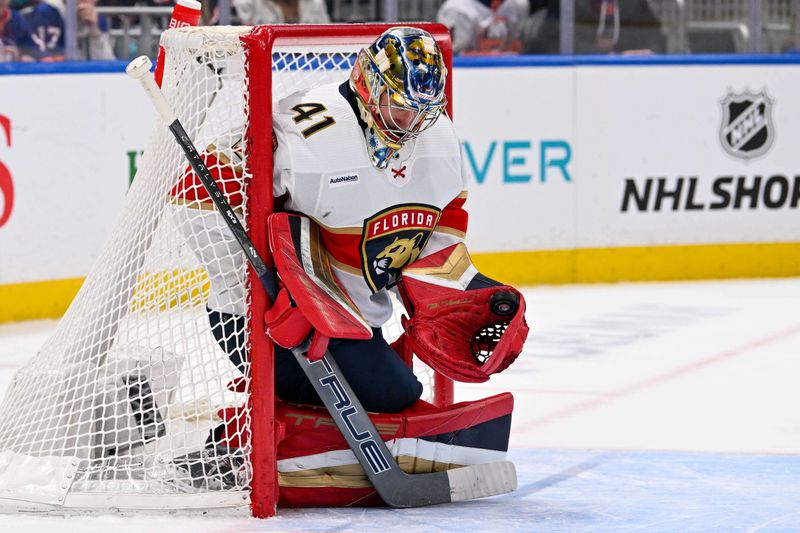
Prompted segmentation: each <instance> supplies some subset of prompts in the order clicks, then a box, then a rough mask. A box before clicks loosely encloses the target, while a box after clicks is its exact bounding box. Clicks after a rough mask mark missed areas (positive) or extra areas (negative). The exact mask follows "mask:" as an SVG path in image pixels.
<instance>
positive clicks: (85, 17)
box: [78, 0, 116, 59]
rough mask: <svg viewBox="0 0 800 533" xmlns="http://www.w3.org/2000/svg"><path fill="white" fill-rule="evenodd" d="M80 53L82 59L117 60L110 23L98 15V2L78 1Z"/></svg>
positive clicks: (91, 0)
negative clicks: (110, 32)
mask: <svg viewBox="0 0 800 533" xmlns="http://www.w3.org/2000/svg"><path fill="white" fill-rule="evenodd" d="M78 53H79V56H80V58H81V59H116V58H115V57H114V50H113V48H112V47H111V38H110V37H109V36H108V21H107V20H106V18H105V17H104V16H102V15H98V14H97V0H78Z"/></svg>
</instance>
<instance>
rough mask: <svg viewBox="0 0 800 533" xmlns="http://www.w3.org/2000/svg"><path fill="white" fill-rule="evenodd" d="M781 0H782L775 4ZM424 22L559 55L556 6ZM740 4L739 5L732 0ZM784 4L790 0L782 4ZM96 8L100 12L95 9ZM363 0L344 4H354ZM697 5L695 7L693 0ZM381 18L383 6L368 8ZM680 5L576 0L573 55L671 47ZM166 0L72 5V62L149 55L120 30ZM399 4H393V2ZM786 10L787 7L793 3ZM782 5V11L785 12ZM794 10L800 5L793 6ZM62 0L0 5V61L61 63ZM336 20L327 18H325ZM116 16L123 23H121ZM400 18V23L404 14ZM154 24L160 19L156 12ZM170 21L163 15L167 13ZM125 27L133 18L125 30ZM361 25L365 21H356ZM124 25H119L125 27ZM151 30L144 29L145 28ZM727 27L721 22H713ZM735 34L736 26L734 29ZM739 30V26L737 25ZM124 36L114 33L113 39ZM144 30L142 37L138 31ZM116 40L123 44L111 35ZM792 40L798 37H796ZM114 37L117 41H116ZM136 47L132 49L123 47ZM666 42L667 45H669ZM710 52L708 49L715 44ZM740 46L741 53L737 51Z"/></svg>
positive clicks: (493, 47) (257, 6) (236, 18)
mask: <svg viewBox="0 0 800 533" xmlns="http://www.w3.org/2000/svg"><path fill="white" fill-rule="evenodd" d="M714 1H716V2H721V3H726V2H727V4H732V3H735V0H705V2H706V3H713V2H714ZM773 1H778V2H779V1H780V0H773ZM427 2H428V3H427V4H423V5H427V6H428V7H430V6H433V10H429V14H428V15H425V16H426V17H427V20H431V21H434V20H435V21H438V22H440V23H442V24H445V25H446V26H447V27H448V28H449V29H450V31H451V34H452V38H453V47H454V51H455V53H456V54H462V55H470V54H472V55H498V54H557V53H559V52H563V50H564V49H563V46H564V45H563V42H562V39H561V38H560V35H561V29H562V28H561V16H562V13H561V10H560V7H561V4H562V2H561V0H427ZM739 2H740V3H741V4H742V5H745V4H746V3H747V0H739ZM786 2H787V5H790V4H788V2H791V0H786ZM98 3H99V6H102V7H103V8H105V9H103V10H102V11H103V12H104V13H105V15H104V14H100V13H98V9H97V8H98ZM363 3H364V0H352V2H351V4H352V5H359V4H363ZM695 3H702V2H695ZM342 4H343V2H337V3H334V1H333V0H229V5H230V9H231V17H230V21H231V23H233V24H244V25H255V24H276V23H306V24H324V23H329V22H331V21H332V20H333V21H340V22H347V21H353V18H352V17H348V18H342V17H339V18H337V17H336V15H337V14H338V13H333V12H334V10H336V9H337V8H341V6H342ZM372 4H373V6H375V7H376V11H374V13H375V14H377V15H378V18H377V20H380V5H381V4H382V2H380V1H378V2H377V3H376V2H374V1H373V2H372ZM673 4H674V5H678V4H681V3H680V2H672V1H667V0H658V1H654V0H574V3H573V6H572V9H571V10H572V15H573V24H572V25H571V27H572V30H571V31H572V35H573V38H572V40H571V43H570V45H571V50H570V51H571V52H572V53H576V54H609V53H618V54H649V53H663V52H669V51H673V52H674V51H675V50H674V48H675V46H674V42H673V43H672V44H673V46H672V48H673V50H670V49H669V46H668V40H669V39H668V37H669V32H668V30H667V21H666V17H667V16H669V14H670V13H669V10H668V9H661V8H657V9H655V10H654V6H669V5H673ZM171 5H172V0H77V45H78V46H77V55H78V58H80V59H92V60H102V59H116V58H118V59H128V58H130V57H132V56H134V55H138V54H139V53H149V52H150V50H139V49H136V46H135V43H136V41H135V39H133V40H131V39H130V38H129V35H128V34H125V33H124V32H126V31H127V32H129V33H130V28H131V27H133V28H136V25H137V23H140V22H141V20H142V19H143V17H146V16H153V13H152V12H148V11H147V9H146V8H153V7H162V8H169V7H170V6H171ZM396 5H401V4H396ZM791 5H794V3H791ZM131 7H134V8H139V11H135V10H134V11H135V12H134V13H131V12H130V11H129V12H127V13H121V11H124V9H123V10H118V11H120V13H115V12H114V9H115V8H131ZM219 8H220V6H219V0H203V23H204V24H208V25H213V24H217V23H219V21H220V18H221V17H220V13H219ZM788 9H789V8H787V10H788ZM792 9H800V7H793V8H792ZM65 11H66V7H65V0H0V37H1V38H2V40H1V41H0V62H3V61H60V60H63V59H64V58H65V24H64V20H65V14H66V13H65ZM332 13H333V14H334V16H333V17H332V16H331V14H332ZM115 15H121V16H126V17H127V19H126V20H127V22H125V23H124V24H123V23H122V22H120V20H118V19H117V18H115ZM399 15H400V16H401V18H403V17H402V15H403V12H402V11H400V13H399ZM159 16H160V18H159V21H160V22H162V23H163V22H164V21H165V17H164V11H163V9H162V11H161V13H160V15H159ZM166 18H167V19H168V16H167V17H166ZM131 21H133V23H132V25H131ZM362 21H363V20H362ZM123 26H124V28H123ZM740 26H742V24H738V25H737V24H736V21H732V22H731V25H730V28H731V30H732V31H731V32H730V35H732V36H733V38H732V39H731V40H730V42H728V41H723V40H721V37H720V36H719V35H717V36H712V37H711V38H710V40H709V38H708V37H707V42H706V45H708V44H710V45H712V46H711V48H710V49H708V50H706V49H702V46H704V45H703V44H702V41H699V40H698V41H695V44H696V46H695V48H696V49H695V50H692V49H690V46H689V45H688V44H687V43H679V46H680V47H681V50H680V52H693V51H714V52H726V51H729V52H735V51H741V50H738V49H737V47H736V45H737V43H736V42H735V38H736V33H735V32H736V31H737V28H739V27H740ZM148 27H149V26H148ZM715 27H719V28H722V29H723V30H725V31H727V28H728V26H725V25H724V24H723V25H722V26H719V25H718V26H715ZM739 29H740V28H739ZM745 29H746V27H745ZM121 32H122V33H121ZM142 33H143V32H142V31H140V32H139V34H137V35H141V34H142ZM121 34H122V35H124V36H125V38H126V42H125V46H120V44H121V43H120V42H117V43H116V46H115V38H114V37H112V35H116V36H119V35H121ZM795 34H797V32H796V31H795ZM116 40H117V41H119V39H116ZM129 41H130V42H133V43H134V44H130V42H129ZM673 41H674V39H673ZM714 47H716V48H714ZM740 48H741V47H740Z"/></svg>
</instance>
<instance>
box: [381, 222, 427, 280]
mask: <svg viewBox="0 0 800 533" xmlns="http://www.w3.org/2000/svg"><path fill="white" fill-rule="evenodd" d="M422 239H423V235H422V232H419V233H417V234H416V235H414V237H412V238H411V239H401V238H400V237H396V238H395V240H394V242H393V243H392V244H390V245H389V246H387V247H386V248H384V249H383V251H382V252H381V253H379V254H378V255H377V256H376V257H375V261H373V262H372V264H373V267H374V268H375V272H377V273H378V274H384V273H386V272H391V271H397V270H400V269H401V268H403V267H404V266H406V265H408V264H410V263H413V262H414V261H415V260H416V259H417V257H419V253H420V252H421V251H422V248H421V244H422Z"/></svg>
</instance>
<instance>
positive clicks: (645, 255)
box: [0, 56, 800, 321]
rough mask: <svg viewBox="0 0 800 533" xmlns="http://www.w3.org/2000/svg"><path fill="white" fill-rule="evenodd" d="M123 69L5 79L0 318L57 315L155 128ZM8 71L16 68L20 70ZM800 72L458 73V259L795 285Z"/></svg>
mask: <svg viewBox="0 0 800 533" xmlns="http://www.w3.org/2000/svg"><path fill="white" fill-rule="evenodd" d="M122 66H123V63H121V62H120V63H116V62H114V63H97V64H66V63H65V64H61V65H27V66H22V67H14V66H8V65H3V66H2V70H0V101H2V102H7V104H5V105H2V106H0V250H1V251H2V253H0V321H4V320H10V319H21V318H32V317H38V316H57V315H58V314H60V313H61V312H63V309H64V308H65V307H66V305H67V304H68V302H69V301H70V300H71V298H72V296H73V295H74V293H75V291H76V290H77V288H78V287H79V286H80V283H81V281H82V279H83V277H84V276H85V275H86V272H87V271H88V269H89V267H90V266H91V264H92V262H93V260H94V258H95V257H96V256H97V253H98V251H99V249H100V247H101V246H102V243H103V242H104V241H105V239H106V238H107V236H108V235H109V233H110V228H111V226H112V225H113V221H114V220H115V218H116V215H117V213H118V212H119V210H120V208H121V206H122V204H123V202H124V196H125V192H126V191H127V188H128V186H129V183H130V180H131V179H132V177H133V175H134V173H135V168H136V165H137V162H138V161H139V158H140V156H141V151H142V149H143V147H144V145H145V143H146V141H147V138H148V135H149V132H150V128H151V126H152V123H153V119H154V115H153V113H152V111H151V109H150V106H149V105H148V104H147V102H146V100H145V97H144V95H143V94H142V92H141V90H140V89H139V87H138V86H137V85H136V84H135V83H131V82H130V81H129V80H128V79H126V77H125V76H124V75H123V74H122ZM15 68H16V70H15ZM799 82H800V59H797V58H792V57H783V56H767V57H755V56H727V57H726V56H716V57H709V56H693V57H685V58H684V57H675V56H672V57H670V56H666V57H653V58H611V59H609V58H606V57H598V58H590V57H578V58H560V57H557V58H547V57H543V58H537V57H524V58H490V59H476V58H468V59H461V60H458V61H457V62H456V67H455V73H454V91H455V94H454V100H455V112H454V118H455V122H456V126H457V128H458V131H459V134H460V136H461V138H462V141H463V148H464V161H465V164H466V166H467V168H468V172H467V174H468V176H469V180H470V183H469V189H470V197H469V199H468V203H467V208H468V210H469V212H470V229H469V237H468V244H469V247H470V249H471V251H472V252H473V255H474V259H475V261H476V263H477V264H478V266H479V268H481V269H482V270H483V271H485V272H486V273H487V274H488V275H490V276H494V277H497V278H500V279H503V280H505V281H508V282H510V283H515V284H536V283H565V282H566V283H569V282H583V281H588V282H591V281H617V280H660V279H692V278H722V277H750V276H754V277H755V276H792V275H798V274H800V224H797V223H796V216H797V211H798V205H800V169H798V168H797V165H796V157H794V155H795V139H800V131H798V130H799V129H800V124H798V121H797V120H795V118H794V117H797V116H800V113H798V112H799V111H800V97H799V96H797V93H796V87H797V86H798V84H799Z"/></svg>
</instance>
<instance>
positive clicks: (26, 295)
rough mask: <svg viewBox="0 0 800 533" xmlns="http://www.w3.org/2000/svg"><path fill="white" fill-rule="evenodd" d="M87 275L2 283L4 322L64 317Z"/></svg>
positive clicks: (0, 317) (0, 303) (1, 314)
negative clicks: (9, 283) (83, 276)
mask: <svg viewBox="0 0 800 533" xmlns="http://www.w3.org/2000/svg"><path fill="white" fill-rule="evenodd" d="M84 279H85V278H69V279H58V280H51V281H31V282H27V283H14V284H11V285H0V322H16V321H21V320H36V319H41V318H58V317H60V316H61V315H63V314H64V312H65V311H66V310H67V307H69V304H70V303H72V299H73V298H75V295H76V294H78V290H80V288H81V285H83V280H84Z"/></svg>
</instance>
